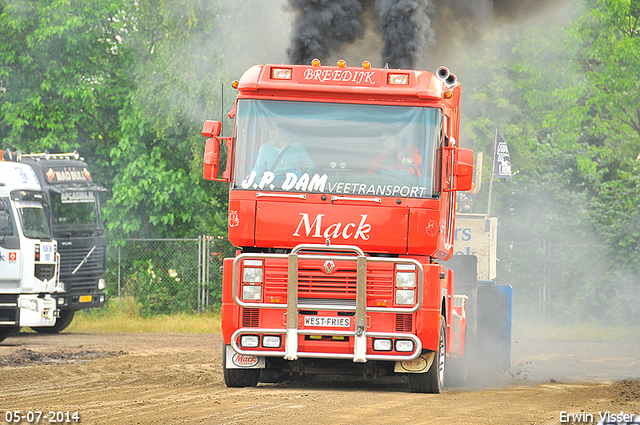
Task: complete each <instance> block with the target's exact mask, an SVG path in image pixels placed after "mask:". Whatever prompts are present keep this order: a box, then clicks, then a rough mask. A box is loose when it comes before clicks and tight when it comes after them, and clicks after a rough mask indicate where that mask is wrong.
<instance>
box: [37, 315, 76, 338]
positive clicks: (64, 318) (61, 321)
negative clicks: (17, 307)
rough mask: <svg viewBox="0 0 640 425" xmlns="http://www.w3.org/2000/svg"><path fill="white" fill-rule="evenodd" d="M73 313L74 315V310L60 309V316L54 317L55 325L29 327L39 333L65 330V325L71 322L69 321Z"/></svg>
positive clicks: (53, 332) (55, 332) (54, 332)
mask: <svg viewBox="0 0 640 425" xmlns="http://www.w3.org/2000/svg"><path fill="white" fill-rule="evenodd" d="M75 315H76V311H75V310H60V317H58V318H57V319H56V324H55V325H53V326H32V327H31V329H33V330H34V331H36V332H38V333H39V334H57V333H60V332H61V331H63V330H65V329H66V328H67V326H69V325H70V324H71V321H73V318H74V316H75Z"/></svg>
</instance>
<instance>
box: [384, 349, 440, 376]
mask: <svg viewBox="0 0 640 425" xmlns="http://www.w3.org/2000/svg"><path fill="white" fill-rule="evenodd" d="M435 357H436V353H435V352H433V351H432V352H430V353H423V354H421V355H420V356H419V357H418V358H415V359H413V360H406V361H402V362H396V364H395V367H394V369H393V371H394V372H397V373H426V372H427V371H428V370H429V368H430V367H431V365H432V364H433V359H434V358H435Z"/></svg>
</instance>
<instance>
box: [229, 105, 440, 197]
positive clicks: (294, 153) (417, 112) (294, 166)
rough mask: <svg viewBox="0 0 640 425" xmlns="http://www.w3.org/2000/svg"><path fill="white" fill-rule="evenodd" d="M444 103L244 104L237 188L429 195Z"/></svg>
mask: <svg viewBox="0 0 640 425" xmlns="http://www.w3.org/2000/svg"><path fill="white" fill-rule="evenodd" d="M441 128H442V112H441V110H440V109H438V108H425V107H407V106H382V105H357V104H339V103H311V102H289V101H287V102H285V101H269V100H247V99H241V100H240V101H239V102H238V108H237V114H236V137H237V141H236V150H235V152H236V157H235V167H234V176H233V181H232V188H234V189H250V190H267V191H292V192H293V191H295V192H319V193H327V194H334V195H349V196H353V195H371V196H393V197H414V198H431V197H434V196H436V195H437V193H436V187H437V186H436V183H437V181H436V178H435V175H436V173H435V170H436V167H435V157H436V151H437V148H438V147H439V146H440V139H441Z"/></svg>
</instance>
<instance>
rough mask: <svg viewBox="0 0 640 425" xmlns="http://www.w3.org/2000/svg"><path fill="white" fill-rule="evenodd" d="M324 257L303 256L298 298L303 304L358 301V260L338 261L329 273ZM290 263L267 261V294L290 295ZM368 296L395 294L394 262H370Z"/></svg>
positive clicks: (350, 302) (267, 296) (272, 295)
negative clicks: (325, 269) (325, 268)
mask: <svg viewBox="0 0 640 425" xmlns="http://www.w3.org/2000/svg"><path fill="white" fill-rule="evenodd" d="M323 265H324V261H320V260H303V259H300V261H299V265H298V298H299V300H300V304H301V305H302V304H306V303H315V302H321V303H322V304H324V305H326V304H330V303H333V304H340V305H355V299H356V279H357V271H356V263H355V262H354V261H337V262H335V269H334V270H333V272H332V273H331V274H327V273H326V272H325V271H324V268H323ZM287 270H288V265H287V263H286V262H285V261H267V262H266V263H265V276H264V280H265V283H264V285H265V288H264V295H265V297H266V299H267V300H269V299H270V297H274V298H281V299H286V296H287V277H288V271H287ZM367 296H368V297H371V296H376V297H386V298H389V299H392V297H393V265H392V264H391V263H368V264H367Z"/></svg>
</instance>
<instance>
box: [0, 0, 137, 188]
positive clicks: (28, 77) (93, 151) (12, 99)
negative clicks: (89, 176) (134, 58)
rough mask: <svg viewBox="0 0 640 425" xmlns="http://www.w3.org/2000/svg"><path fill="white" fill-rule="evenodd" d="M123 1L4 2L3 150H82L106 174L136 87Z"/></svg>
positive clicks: (0, 71) (0, 65)
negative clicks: (129, 95) (130, 94)
mask: <svg viewBox="0 0 640 425" xmlns="http://www.w3.org/2000/svg"><path fill="white" fill-rule="evenodd" d="M121 8H122V4H121V2H119V1H117V0H113V1H101V2H94V1H88V0H78V1H73V2H70V1H65V0H49V1H42V2H32V1H19V0H16V1H4V0H3V1H0V40H2V42H0V141H1V143H2V146H3V148H4V149H6V148H12V149H20V150H22V151H23V152H34V151H40V152H42V151H44V150H47V149H49V150H51V151H52V152H59V151H65V152H68V151H71V150H74V149H79V150H80V153H81V154H82V155H83V156H84V157H86V158H87V159H88V160H89V162H91V163H93V164H94V165H95V167H94V174H95V175H96V177H97V180H98V181H100V180H109V178H110V177H111V173H110V170H109V168H108V165H109V151H110V149H111V147H112V146H113V145H114V144H116V143H117V141H118V139H119V133H120V124H119V111H120V109H121V108H122V106H123V105H124V102H125V99H126V96H127V93H128V92H129V91H130V90H131V87H132V81H131V76H130V75H129V74H128V70H129V68H130V67H129V66H128V61H129V59H130V58H129V57H128V56H127V55H126V54H124V52H123V50H122V45H121V40H122V37H123V35H124V29H123V27H122V25H121V23H120V22H119V18H118V16H119V15H120V13H121V10H122V9H121ZM95 170H97V171H95Z"/></svg>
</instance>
